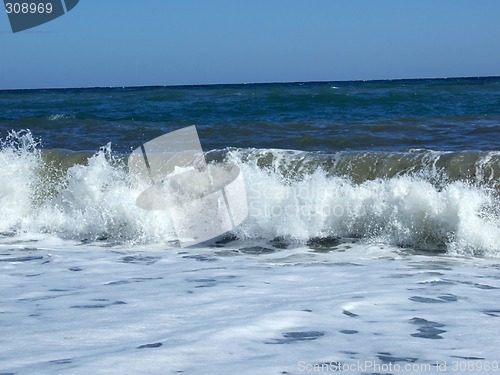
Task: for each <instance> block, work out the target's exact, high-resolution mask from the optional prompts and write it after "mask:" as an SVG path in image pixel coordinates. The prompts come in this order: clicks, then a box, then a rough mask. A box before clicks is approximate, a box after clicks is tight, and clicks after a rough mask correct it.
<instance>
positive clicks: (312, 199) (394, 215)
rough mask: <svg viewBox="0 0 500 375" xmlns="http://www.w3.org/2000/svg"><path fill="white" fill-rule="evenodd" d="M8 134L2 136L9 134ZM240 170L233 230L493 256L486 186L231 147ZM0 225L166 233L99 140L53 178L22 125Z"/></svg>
mask: <svg viewBox="0 0 500 375" xmlns="http://www.w3.org/2000/svg"><path fill="white" fill-rule="evenodd" d="M9 142H10V143H9ZM228 159H229V160H230V161H231V162H232V163H235V164H237V165H238V166H239V167H240V169H241V171H242V175H243V177H244V179H245V185H246V190H247V198H248V205H249V217H248V218H247V220H246V221H245V222H244V223H243V225H241V226H240V227H239V228H238V229H237V230H236V231H235V234H236V235H237V236H238V237H239V238H240V239H241V240H243V241H245V240H262V239H263V240H272V239H273V238H275V237H283V238H287V239H290V240H291V241H299V242H301V243H303V242H305V241H307V240H308V239H310V238H317V237H320V238H321V237H332V236H334V237H340V238H361V239H363V240H365V241H372V242H381V243H386V244H390V245H397V246H404V247H412V248H416V249H423V250H425V249H429V250H446V251H448V252H450V253H456V254H462V255H486V256H492V257H497V256H500V246H499V244H500V210H499V202H498V197H497V196H496V195H495V190H493V189H489V188H488V187H484V186H477V185H472V184H469V183H466V182H463V181H453V182H449V183H446V184H445V185H444V186H436V184H433V183H431V182H430V181H429V180H426V179H425V178H422V177H417V176H399V177H393V178H384V179H382V178H378V179H374V180H368V181H365V182H362V183H354V182H353V181H351V180H350V179H349V178H347V177H336V176H331V175H328V174H327V173H326V172H325V171H323V170H322V169H317V170H315V171H314V172H311V173H308V174H305V175H303V176H302V177H301V178H299V179H289V178H288V179H287V178H285V177H283V175H282V174H280V173H278V172H277V171H276V170H272V169H269V168H262V167H261V166H259V165H258V164H257V162H256V161H255V160H249V159H245V158H243V157H242V153H241V152H240V151H237V150H235V151H231V152H230V153H229V155H228ZM0 161H1V163H2V169H1V170H0V174H1V179H0V203H1V205H2V210H1V211H0V231H1V232H7V233H9V232H11V233H12V232H14V233H17V234H18V235H19V234H20V233H31V234H41V233H48V234H52V235H54V236H56V237H59V238H63V239H74V240H90V241H93V240H97V239H102V240H106V241H109V242H111V243H162V242H168V241H173V240H175V238H176V237H175V233H174V230H173V226H172V223H171V220H170V218H169V215H168V211H147V210H142V209H140V208H139V207H137V206H136V205H135V200H136V198H137V196H138V195H139V194H140V193H141V192H142V190H143V189H145V188H147V187H148V186H146V185H145V186H142V187H141V186H139V187H132V185H131V184H130V181H129V176H128V174H127V171H126V168H125V167H124V166H123V165H122V164H120V163H119V162H118V161H117V160H115V158H114V157H113V156H112V153H111V149H110V146H109V145H108V146H106V147H103V148H102V149H101V150H100V151H99V152H97V153H96V154H95V155H94V156H92V157H91V158H90V159H89V160H88V163H87V164H86V165H80V164H75V165H73V166H72V167H70V168H69V169H68V170H67V171H64V173H63V176H62V177H59V179H58V180H57V183H55V182H54V179H52V180H51V179H50V178H49V177H50V176H51V173H50V168H49V170H48V171H47V166H45V169H44V166H43V161H42V158H41V154H40V152H39V151H38V150H37V148H36V142H35V141H33V139H32V138H31V134H30V133H22V134H21V133H19V134H17V133H12V134H11V136H10V139H9V140H8V142H4V144H3V147H2V150H1V151H0Z"/></svg>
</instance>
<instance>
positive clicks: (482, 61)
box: [0, 0, 500, 89]
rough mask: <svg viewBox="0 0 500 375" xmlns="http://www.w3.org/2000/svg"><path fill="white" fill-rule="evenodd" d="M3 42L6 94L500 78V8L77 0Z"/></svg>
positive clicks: (494, 0)
mask: <svg viewBox="0 0 500 375" xmlns="http://www.w3.org/2000/svg"><path fill="white" fill-rule="evenodd" d="M0 41H1V42H0V89H6V88H41V87H45V88H47V87H88V86H142V85H179V84H210V83H251V82H284V81H330V80H331V81H334V80H360V79H361V80H366V79H395V78H422V77H456V76H494V75H496V76H498V75H500V1H499V0H134V1H132V0H80V3H79V4H78V5H77V6H76V7H75V8H74V9H73V10H72V11H70V12H69V13H67V14H66V15H64V16H62V17H60V18H58V19H56V20H54V21H51V22H49V23H47V24H44V25H42V26H39V27H37V28H34V29H31V30H27V31H24V32H20V33H16V34H13V33H12V32H11V30H10V26H9V24H8V18H7V15H6V13H5V11H4V9H3V8H2V11H1V13H0Z"/></svg>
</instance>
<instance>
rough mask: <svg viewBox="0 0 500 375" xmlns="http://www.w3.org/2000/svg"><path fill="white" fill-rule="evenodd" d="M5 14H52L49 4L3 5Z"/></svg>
mask: <svg viewBox="0 0 500 375" xmlns="http://www.w3.org/2000/svg"><path fill="white" fill-rule="evenodd" d="M5 10H6V11H7V14H11V13H14V14H28V13H31V14H35V13H38V14H41V13H52V4H51V3H46V4H44V3H5Z"/></svg>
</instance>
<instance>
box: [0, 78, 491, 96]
mask: <svg viewBox="0 0 500 375" xmlns="http://www.w3.org/2000/svg"><path fill="white" fill-rule="evenodd" d="M496 78H500V75H499V76H496V75H495V76H453V77H426V78H386V79H352V80H333V81H330V80H319V81H275V82H248V83H246V82H241V83H191V84H171V85H168V84H167V85H131V86H81V87H41V88H23V89H20V88H18V89H12V88H8V89H0V92H2V91H40V90H106V89H142V88H179V87H209V86H253V85H294V84H318V83H357V82H398V81H402V82H403V81H445V80H475V79H496Z"/></svg>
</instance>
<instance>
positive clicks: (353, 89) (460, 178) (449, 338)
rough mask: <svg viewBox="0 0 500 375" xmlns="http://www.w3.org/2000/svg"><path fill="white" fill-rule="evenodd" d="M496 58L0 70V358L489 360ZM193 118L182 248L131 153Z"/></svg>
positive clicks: (498, 160) (402, 366)
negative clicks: (96, 83)
mask: <svg viewBox="0 0 500 375" xmlns="http://www.w3.org/2000/svg"><path fill="white" fill-rule="evenodd" d="M499 123H500V79H497V78H484V79H449V80H414V81H377V82H333V83H332V82H327V83H326V82H325V83H295V84H265V85H222V86H192V87H146V88H111V89H71V90H70V89H65V90H23V91H2V92H0V132H1V134H0V138H1V150H0V162H1V164H0V165H1V168H0V207H1V210H0V270H1V271H0V279H1V282H0V290H1V296H2V299H1V301H0V321H1V324H0V330H1V335H0V373H13V374H25V373H33V374H35V373H36V374H39V373H55V372H61V373H64V374H66V373H68V374H87V373H96V374H105V373H124V374H126V373H130V374H135V373H154V374H169V373H172V374H175V373H177V374H179V373H185V374H221V373H241V374H300V373H317V372H335V371H344V372H348V373H349V372H350V373H367V374H372V373H394V374H395V373H404V372H406V373H443V372H445V373H446V372H448V373H452V372H459V373H460V372H461V373H464V372H467V373H484V372H499V371H500V368H499V367H500V357H499V355H498V352H499V349H500V339H499V338H498V337H499V333H500V331H499V328H498V327H499V322H500V320H499V319H500V304H499V302H498V301H499V300H500V299H499V297H500V291H499V290H500V289H499V288H500V261H499V258H500V202H499V199H500V198H499V197H500V194H499V193H500V184H499V176H500V151H499V146H500V143H499V140H500V137H499V135H500V126H499ZM189 125H196V126H197V129H198V133H199V136H200V141H201V144H202V147H203V149H204V151H205V158H206V160H207V161H208V162H209V163H214V164H221V165H225V164H232V165H237V166H238V167H239V168H240V171H241V173H242V177H243V179H244V182H245V187H246V198H247V202H248V208H249V215H248V217H247V219H246V220H245V221H244V222H243V223H242V224H241V225H240V226H238V227H237V228H236V229H235V230H233V231H232V232H230V233H227V234H226V235H224V236H221V237H219V238H216V239H213V240H212V241H209V242H207V243H204V244H201V245H197V246H193V247H188V248H181V247H179V242H178V239H177V237H176V233H175V228H174V226H173V224H172V220H171V218H170V217H169V214H168V210H167V211H147V210H143V209H141V208H139V207H138V206H137V205H136V204H135V200H136V198H137V197H138V196H139V195H140V194H141V192H142V191H143V190H142V189H143V188H144V187H137V186H135V185H134V184H131V181H130V176H129V173H128V168H127V157H128V155H129V154H130V152H131V151H132V150H133V149H135V148H137V147H140V145H141V144H143V143H144V142H147V141H149V140H151V139H153V138H155V137H158V136H160V135H162V134H165V133H168V132H170V131H173V130H176V129H180V128H182V127H186V126H189Z"/></svg>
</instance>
